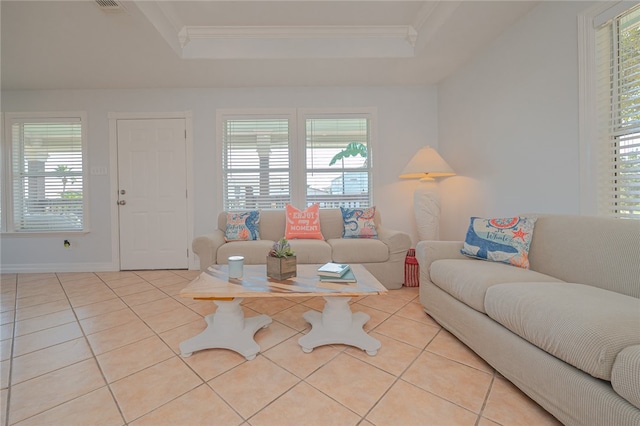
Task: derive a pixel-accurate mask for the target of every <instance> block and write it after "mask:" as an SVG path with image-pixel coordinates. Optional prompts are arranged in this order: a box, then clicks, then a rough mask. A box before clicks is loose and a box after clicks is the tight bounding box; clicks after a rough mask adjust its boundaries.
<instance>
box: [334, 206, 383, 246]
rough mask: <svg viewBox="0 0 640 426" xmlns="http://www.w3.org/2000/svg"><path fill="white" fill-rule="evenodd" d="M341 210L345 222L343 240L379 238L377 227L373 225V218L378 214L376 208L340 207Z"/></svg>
mask: <svg viewBox="0 0 640 426" xmlns="http://www.w3.org/2000/svg"><path fill="white" fill-rule="evenodd" d="M340 210H342V221H343V222H344V231H343V232H342V237H343V238H378V232H377V231H376V225H375V223H373V217H374V216H375V214H376V208H375V206H374V207H369V208H367V209H347V208H344V207H340Z"/></svg>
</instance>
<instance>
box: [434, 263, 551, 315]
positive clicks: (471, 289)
mask: <svg viewBox="0 0 640 426" xmlns="http://www.w3.org/2000/svg"><path fill="white" fill-rule="evenodd" d="M430 278H431V282H433V283H434V284H435V285H437V286H438V287H440V288H441V289H442V290H444V291H446V292H447V293H449V294H450V295H452V296H453V297H455V298H456V299H458V300H460V301H461V302H464V303H465V304H467V305H469V306H471V307H472V308H473V309H475V310H476V311H479V312H483V313H484V312H485V310H484V296H485V293H486V291H487V289H488V288H489V287H491V286H492V285H495V284H501V283H510V282H527V281H546V282H561V281H560V280H558V279H557V278H554V277H550V276H549V275H544V274H541V273H539V272H534V271H531V270H527V269H522V268H514V267H512V266H509V265H505V264H504V263H494V262H485V261H482V260H474V259H441V260H436V261H435V262H433V263H432V264H431V269H430Z"/></svg>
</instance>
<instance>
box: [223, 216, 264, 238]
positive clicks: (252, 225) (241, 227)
mask: <svg viewBox="0 0 640 426" xmlns="http://www.w3.org/2000/svg"><path fill="white" fill-rule="evenodd" d="M259 224H260V212H259V211H258V210H249V211H243V212H229V213H227V223H226V225H225V234H224V239H225V240H226V241H252V240H259V239H260V229H259Z"/></svg>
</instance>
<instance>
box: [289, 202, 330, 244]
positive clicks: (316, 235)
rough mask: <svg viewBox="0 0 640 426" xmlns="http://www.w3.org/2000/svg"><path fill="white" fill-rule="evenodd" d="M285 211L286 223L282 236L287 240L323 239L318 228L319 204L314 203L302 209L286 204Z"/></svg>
mask: <svg viewBox="0 0 640 426" xmlns="http://www.w3.org/2000/svg"><path fill="white" fill-rule="evenodd" d="M286 211H287V217H286V220H287V224H286V227H285V230H284V237H285V238H286V239H287V240H293V239H306V240H324V237H323V236H322V232H321V230H320V204H317V203H316V204H314V205H312V206H309V207H307V208H306V209H304V210H300V209H297V208H295V207H293V206H292V205H291V204H287V205H286Z"/></svg>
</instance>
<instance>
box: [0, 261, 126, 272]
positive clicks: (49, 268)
mask: <svg viewBox="0 0 640 426" xmlns="http://www.w3.org/2000/svg"><path fill="white" fill-rule="evenodd" d="M119 270H120V267H119V265H118V264H114V263H39V264H32V263H31V264H2V265H0V272H2V273H3V274H25V273H42V272H111V271H119Z"/></svg>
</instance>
